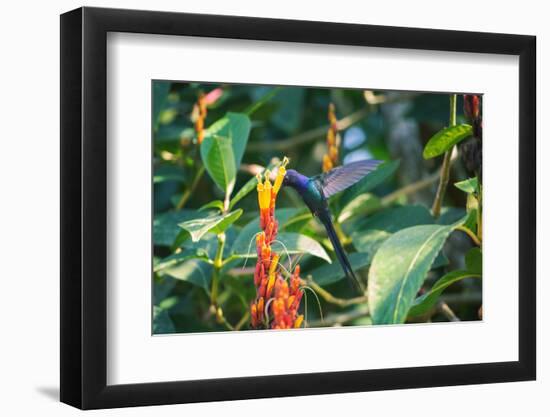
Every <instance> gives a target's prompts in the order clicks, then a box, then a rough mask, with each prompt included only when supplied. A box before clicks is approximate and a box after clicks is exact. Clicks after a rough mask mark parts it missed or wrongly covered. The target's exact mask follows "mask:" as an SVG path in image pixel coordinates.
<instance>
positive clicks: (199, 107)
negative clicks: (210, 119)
mask: <svg viewBox="0 0 550 417" xmlns="http://www.w3.org/2000/svg"><path fill="white" fill-rule="evenodd" d="M206 105H207V103H206V96H205V95H204V93H200V94H199V98H198V99H197V103H196V104H195V106H194V108H193V115H192V118H193V119H194V121H195V133H196V134H197V143H198V144H199V145H200V144H201V143H202V140H203V139H204V122H205V119H206V114H207V113H208V111H207V110H206Z"/></svg>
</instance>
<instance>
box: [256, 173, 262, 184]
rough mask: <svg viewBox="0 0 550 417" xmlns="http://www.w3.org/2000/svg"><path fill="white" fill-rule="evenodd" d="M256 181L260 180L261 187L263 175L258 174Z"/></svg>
mask: <svg viewBox="0 0 550 417" xmlns="http://www.w3.org/2000/svg"><path fill="white" fill-rule="evenodd" d="M256 179H257V180H258V185H260V184H261V183H262V174H261V173H259V172H258V173H257V174H256Z"/></svg>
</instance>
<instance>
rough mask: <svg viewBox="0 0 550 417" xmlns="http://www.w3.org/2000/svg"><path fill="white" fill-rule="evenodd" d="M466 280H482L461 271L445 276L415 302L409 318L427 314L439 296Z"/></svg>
mask: <svg viewBox="0 0 550 417" xmlns="http://www.w3.org/2000/svg"><path fill="white" fill-rule="evenodd" d="M465 278H481V275H478V274H475V273H473V272H471V271H461V270H456V271H452V272H449V273H448V274H445V275H444V276H443V277H441V278H440V279H439V280H437V282H436V283H435V284H434V286H433V287H432V288H431V290H430V291H428V292H427V293H426V294H423V295H421V296H420V297H418V298H417V299H416V300H414V303H413V304H412V306H411V309H410V310H409V316H411V317H414V316H420V315H422V314H425V313H427V312H428V311H429V310H431V308H432V307H433V306H434V305H435V303H436V302H437V300H438V299H439V296H440V295H441V294H442V293H443V291H445V289H446V288H447V287H448V286H450V285H451V284H454V283H455V282H458V281H461V280H463V279H465Z"/></svg>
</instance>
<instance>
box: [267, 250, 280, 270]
mask: <svg viewBox="0 0 550 417" xmlns="http://www.w3.org/2000/svg"><path fill="white" fill-rule="evenodd" d="M278 262H279V255H277V254H275V255H273V259H272V260H271V264H270V265H269V275H271V274H274V273H275V269H276V268H277V263H278Z"/></svg>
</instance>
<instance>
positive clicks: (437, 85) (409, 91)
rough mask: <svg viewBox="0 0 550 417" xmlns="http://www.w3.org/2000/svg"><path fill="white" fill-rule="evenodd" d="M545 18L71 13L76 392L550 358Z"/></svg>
mask: <svg viewBox="0 0 550 417" xmlns="http://www.w3.org/2000/svg"><path fill="white" fill-rule="evenodd" d="M535 98H536V97H535V38H534V37H530V36H523V35H508V34H490V33H473V32H457V31H444V30H429V29H413V28H397V27H382V26H370V25H352V24H339V23H322V22H310V21H290V20H274V19H263V18H262V19H260V18H250V17H233V16H211V15H194V14H181V13H167V12H150V11H134V10H115V9H97V8H81V9H77V10H74V11H71V12H68V13H66V14H64V15H62V16H61V102H62V104H61V163H62V166H61V188H62V189H61V191H62V204H61V207H62V212H61V219H62V229H61V238H62V247H61V266H62V268H61V400H62V401H63V402H65V403H68V404H71V405H73V406H76V407H79V408H84V409H90V408H109V407H123V406H137V405H154V404H171V403H184V402H198V401H216V400H231V399H245V398H261V397H274V396H294V395H309V394H322V393H339V392H353V391H368V390H384V389H399V388H416V387H433V386H443V385H460V384H479V383H492V382H505V381H521V380H531V379H535V375H536V372H535V369H536V352H535V337H536V335H535V327H536V326H535V319H536V318H535V274H536V271H535V246H536V240H535V230H536V223H535V219H536V211H535V210H536V209H535V201H536V195H535V103H536V99H535Z"/></svg>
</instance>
